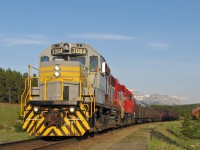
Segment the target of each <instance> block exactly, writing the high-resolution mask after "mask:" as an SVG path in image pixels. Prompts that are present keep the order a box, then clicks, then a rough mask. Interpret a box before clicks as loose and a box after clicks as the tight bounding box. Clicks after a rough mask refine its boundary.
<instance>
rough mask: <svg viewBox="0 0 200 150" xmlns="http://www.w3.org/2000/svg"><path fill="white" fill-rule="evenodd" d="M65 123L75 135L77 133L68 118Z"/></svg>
mask: <svg viewBox="0 0 200 150" xmlns="http://www.w3.org/2000/svg"><path fill="white" fill-rule="evenodd" d="M64 121H65V123H66V125H68V126H69V128H70V129H71V131H72V132H73V133H75V132H76V131H75V129H74V126H73V125H71V123H70V121H69V120H68V119H67V118H66V117H65V118H64Z"/></svg>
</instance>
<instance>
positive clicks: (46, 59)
mask: <svg viewBox="0 0 200 150" xmlns="http://www.w3.org/2000/svg"><path fill="white" fill-rule="evenodd" d="M40 61H41V62H46V61H49V57H48V56H42V57H41V58H40Z"/></svg>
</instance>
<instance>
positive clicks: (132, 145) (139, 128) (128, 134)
mask: <svg viewBox="0 0 200 150" xmlns="http://www.w3.org/2000/svg"><path fill="white" fill-rule="evenodd" d="M158 125H159V123H147V124H140V125H135V126H130V127H126V128H123V129H120V130H114V131H109V132H108V133H104V134H100V135H95V136H94V137H93V138H89V139H86V140H83V141H80V142H78V143H77V144H76V145H71V146H68V147H67V148H62V149H61V150H64V149H65V150H66V149H69V150H102V149H103V150H147V149H148V142H149V140H150V129H151V128H154V127H156V126H158Z"/></svg>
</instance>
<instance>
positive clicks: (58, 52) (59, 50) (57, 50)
mask: <svg viewBox="0 0 200 150" xmlns="http://www.w3.org/2000/svg"><path fill="white" fill-rule="evenodd" d="M62 53H63V50H62V48H54V49H52V50H51V55H62Z"/></svg>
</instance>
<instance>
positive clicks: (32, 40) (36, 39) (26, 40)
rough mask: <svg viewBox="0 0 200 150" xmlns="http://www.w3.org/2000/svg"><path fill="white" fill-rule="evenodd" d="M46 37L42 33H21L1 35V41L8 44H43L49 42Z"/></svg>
mask: <svg viewBox="0 0 200 150" xmlns="http://www.w3.org/2000/svg"><path fill="white" fill-rule="evenodd" d="M46 39H47V38H45V37H43V36H40V35H31V34H30V35H20V36H14V37H5V36H0V43H2V44H5V45H6V46H16V45H29V44H34V45H41V44H47V42H46Z"/></svg>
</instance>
